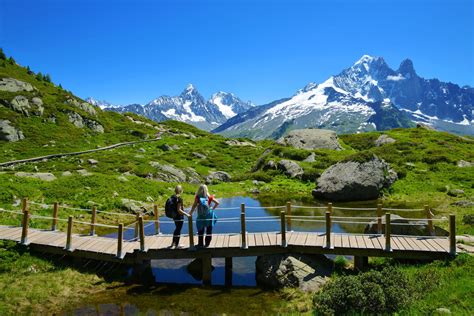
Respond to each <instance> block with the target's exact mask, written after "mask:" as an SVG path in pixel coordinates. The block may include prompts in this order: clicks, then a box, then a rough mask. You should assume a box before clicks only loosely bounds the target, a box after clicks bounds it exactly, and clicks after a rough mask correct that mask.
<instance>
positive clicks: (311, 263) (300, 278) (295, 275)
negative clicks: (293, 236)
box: [256, 254, 333, 292]
mask: <svg viewBox="0 0 474 316" xmlns="http://www.w3.org/2000/svg"><path fill="white" fill-rule="evenodd" d="M332 267H333V263H332V261H331V260H329V259H327V258H326V257H325V256H323V255H315V256H307V255H288V254H282V255H267V256H260V257H258V258H257V261H256V279H257V283H258V284H260V285H262V286H264V287H267V288H271V289H280V288H283V287H295V288H299V289H301V290H303V291H305V292H316V291H318V290H319V289H320V288H321V287H322V286H323V285H324V284H325V283H326V282H327V281H329V276H330V275H331V273H332Z"/></svg>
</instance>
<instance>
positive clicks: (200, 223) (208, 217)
mask: <svg viewBox="0 0 474 316" xmlns="http://www.w3.org/2000/svg"><path fill="white" fill-rule="evenodd" d="M211 205H212V206H211ZM218 206H219V201H217V200H216V199H215V198H214V195H209V191H208V189H207V185H205V184H201V185H200V186H199V188H198V190H197V191H196V196H195V198H194V203H193V206H192V208H191V212H190V214H191V215H192V214H193V212H194V210H195V209H196V208H197V209H198V216H197V219H196V226H197V230H198V245H197V247H199V248H200V247H208V246H209V244H210V243H211V239H212V227H214V225H215V224H216V221H217V216H216V214H215V213H214V210H215V209H216V207H218ZM204 230H206V243H205V244H204Z"/></svg>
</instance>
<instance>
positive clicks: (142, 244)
mask: <svg viewBox="0 0 474 316" xmlns="http://www.w3.org/2000/svg"><path fill="white" fill-rule="evenodd" d="M138 230H139V231H140V251H145V229H144V227H143V217H142V216H139V217H138Z"/></svg>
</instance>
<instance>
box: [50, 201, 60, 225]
mask: <svg viewBox="0 0 474 316" xmlns="http://www.w3.org/2000/svg"><path fill="white" fill-rule="evenodd" d="M58 212H59V204H58V202H54V204H53V224H52V225H51V230H53V231H54V230H57V229H58Z"/></svg>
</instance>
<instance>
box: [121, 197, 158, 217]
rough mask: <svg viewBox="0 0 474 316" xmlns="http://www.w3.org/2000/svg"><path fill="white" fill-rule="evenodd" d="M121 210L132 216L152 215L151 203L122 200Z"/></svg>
mask: <svg viewBox="0 0 474 316" xmlns="http://www.w3.org/2000/svg"><path fill="white" fill-rule="evenodd" d="M122 209H123V210H125V211H128V212H130V213H134V214H141V213H152V212H153V203H145V202H141V201H135V200H131V199H122Z"/></svg>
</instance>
